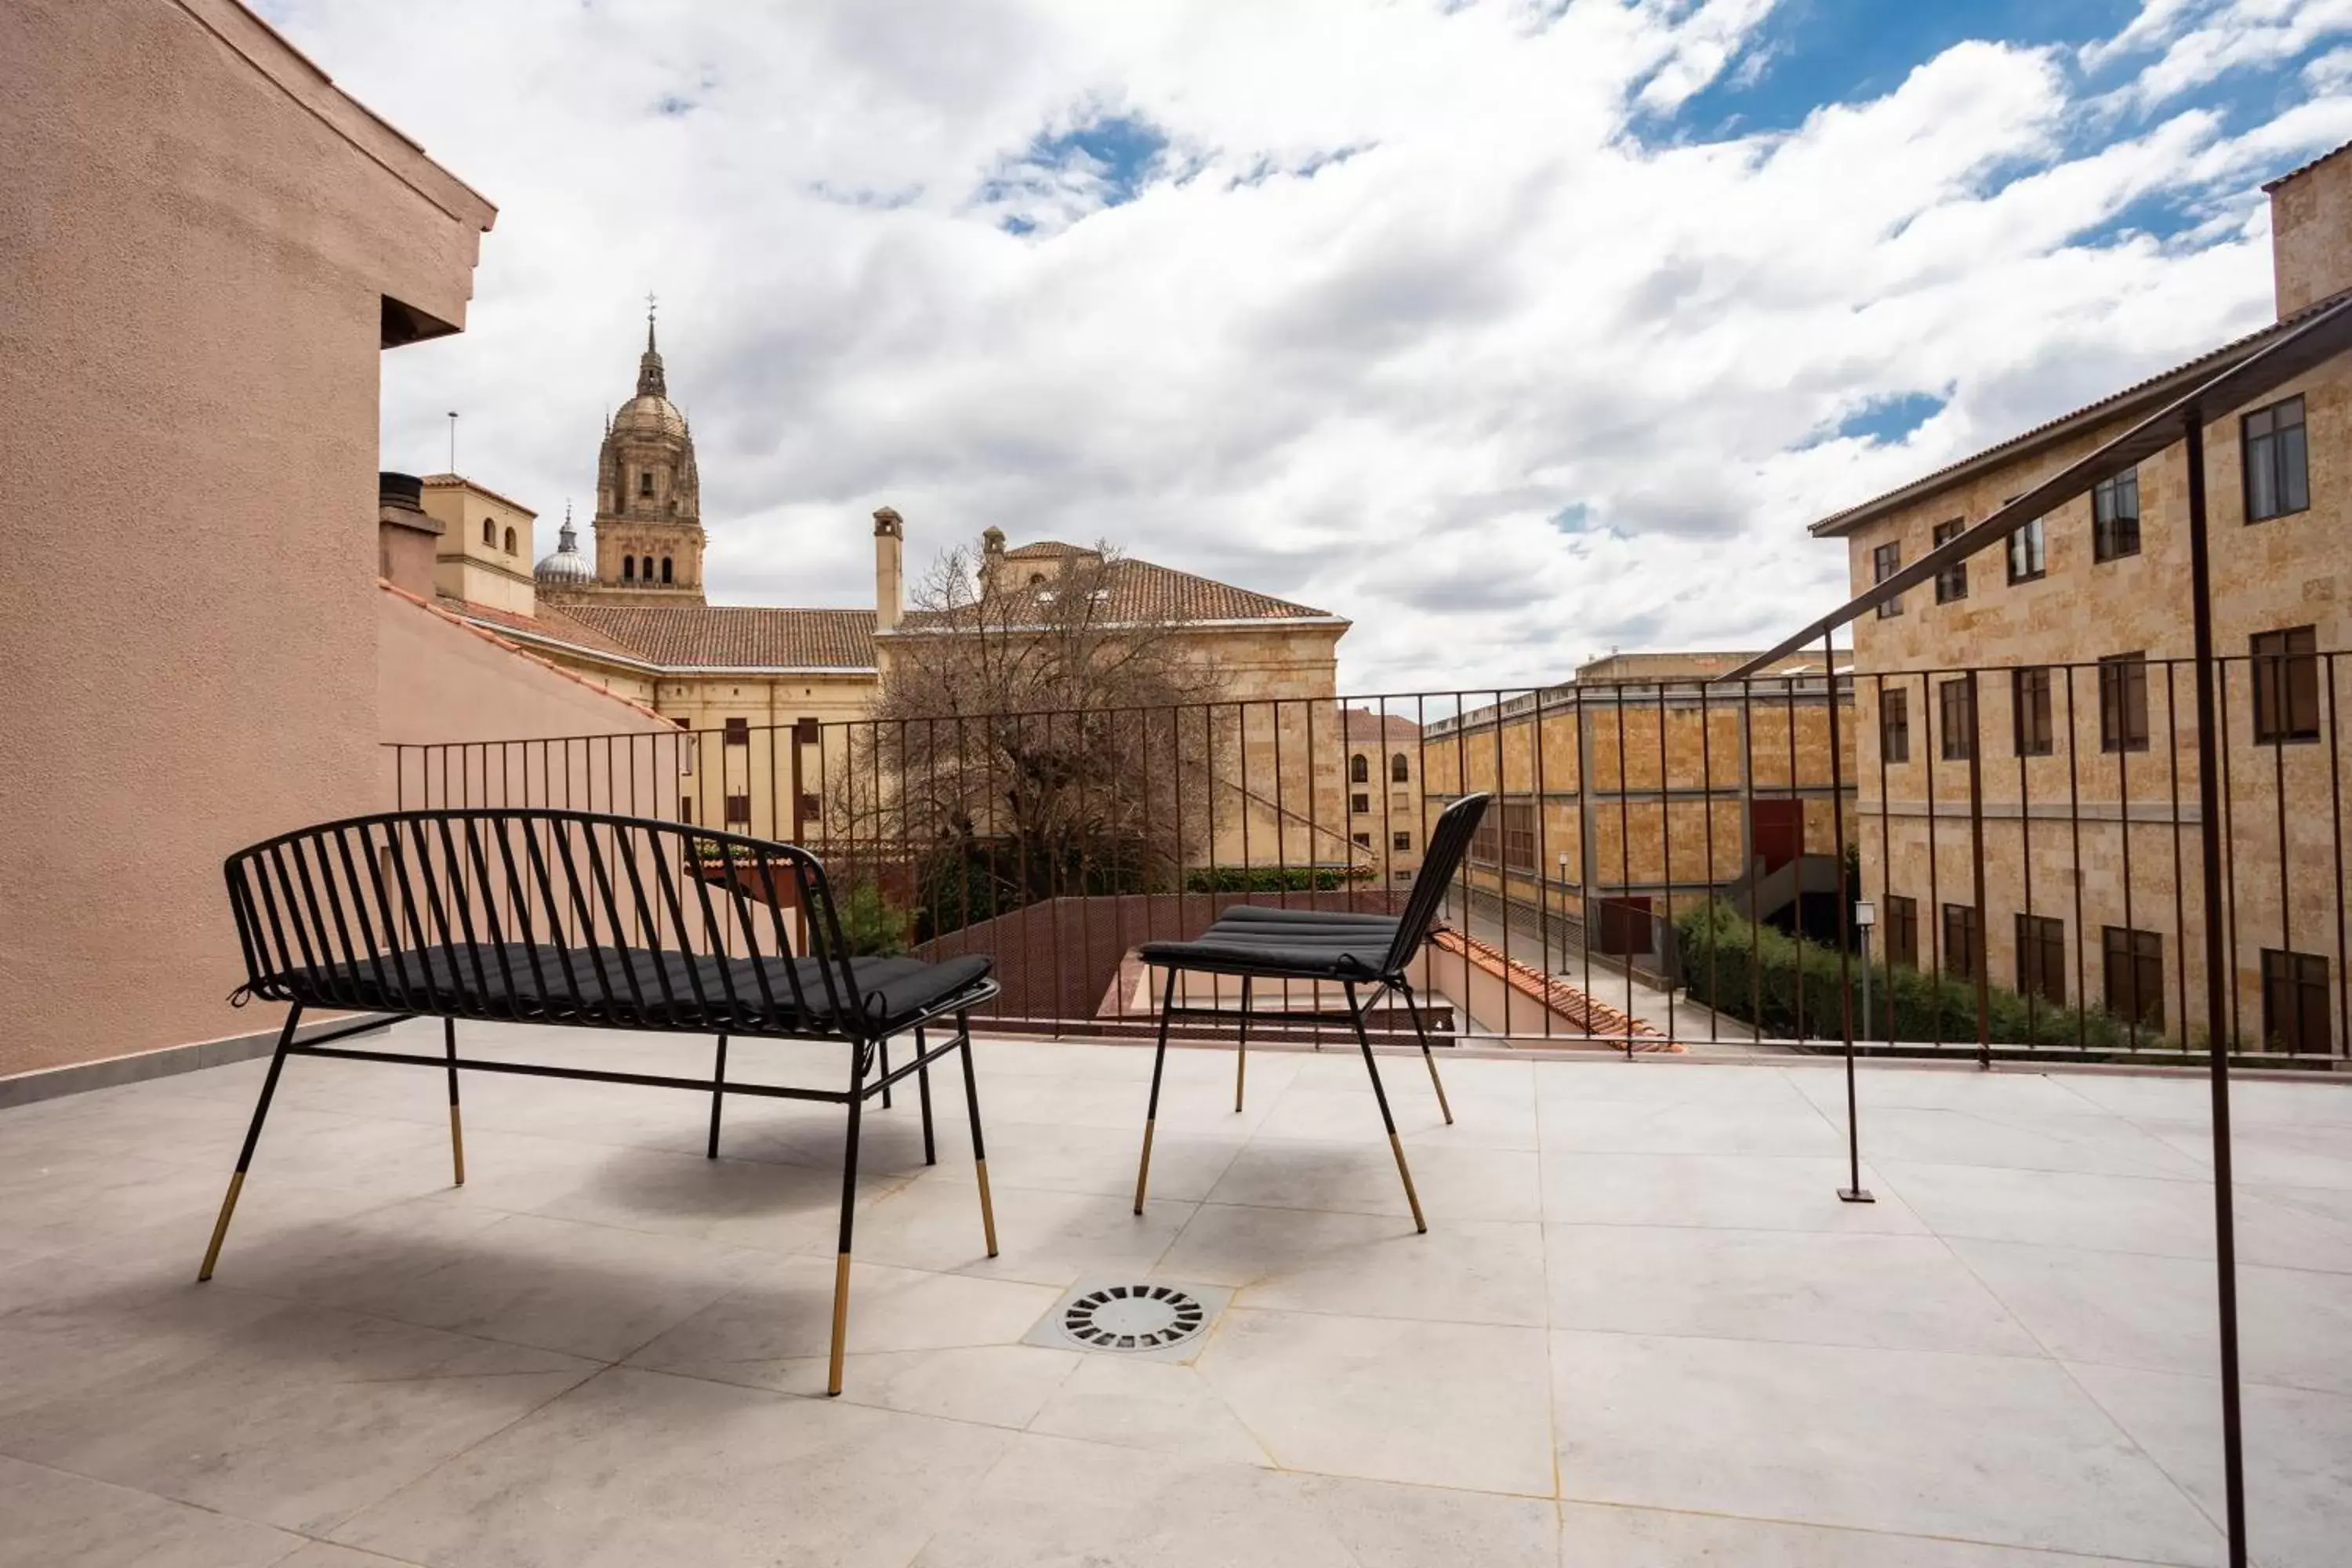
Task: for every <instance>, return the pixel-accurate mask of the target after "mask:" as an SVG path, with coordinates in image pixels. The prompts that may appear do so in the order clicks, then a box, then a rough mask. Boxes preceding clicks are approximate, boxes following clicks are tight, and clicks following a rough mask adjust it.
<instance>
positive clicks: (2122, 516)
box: [2091, 468, 2139, 561]
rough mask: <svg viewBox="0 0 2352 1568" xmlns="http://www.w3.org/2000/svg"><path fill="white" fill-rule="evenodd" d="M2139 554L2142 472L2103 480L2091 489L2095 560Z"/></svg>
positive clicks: (2092, 543) (2129, 469)
mask: <svg viewBox="0 0 2352 1568" xmlns="http://www.w3.org/2000/svg"><path fill="white" fill-rule="evenodd" d="M2138 553H2139V470H2138V469H2137V468H2128V469H2126V470H2125V471H2124V472H2122V473H2120V474H2117V475H2116V477H2115V478H2114V479H2101V480H2100V481H2099V482H2098V484H2097V485H2096V486H2095V487H2094V488H2093V489H2092V490H2091V559H2093V560H2094V561H2115V560H2119V559H2121V558H2122V557H2124V556H2126V555H2137V554H2138Z"/></svg>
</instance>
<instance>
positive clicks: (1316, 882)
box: [1184, 866, 1370, 893]
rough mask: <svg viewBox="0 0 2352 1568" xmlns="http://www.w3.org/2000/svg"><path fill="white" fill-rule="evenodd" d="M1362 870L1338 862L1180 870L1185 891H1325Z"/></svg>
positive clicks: (1357, 879)
mask: <svg viewBox="0 0 2352 1568" xmlns="http://www.w3.org/2000/svg"><path fill="white" fill-rule="evenodd" d="M1368 876H1370V872H1366V871H1351V870H1349V869H1347V868H1343V867H1339V866H1217V867H1213V868H1209V867H1204V868H1201V869H1198V870H1193V871H1187V872H1186V873H1185V874H1184V890H1185V891H1186V892H1188V893H1328V892H1330V891H1332V890H1333V889H1338V888H1344V887H1346V886H1347V885H1348V884H1349V882H1360V881H1362V880H1363V879H1365V878H1366V877H1368Z"/></svg>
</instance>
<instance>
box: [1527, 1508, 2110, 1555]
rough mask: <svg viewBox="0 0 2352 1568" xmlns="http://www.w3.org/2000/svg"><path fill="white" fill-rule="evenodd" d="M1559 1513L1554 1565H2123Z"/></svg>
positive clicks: (1813, 1532) (1637, 1516)
mask: <svg viewBox="0 0 2352 1568" xmlns="http://www.w3.org/2000/svg"><path fill="white" fill-rule="evenodd" d="M1561 1514H1562V1521H1561V1541H1560V1557H1559V1560H1560V1568H1717V1565H1720V1568H2129V1565H2127V1564H2126V1563H2125V1562H2124V1561H2123V1560H2121V1559H2119V1558H2106V1557H2080V1556H2076V1555H2074V1553H2072V1552H2069V1553H2066V1554H2064V1555H2063V1556H2061V1555H2055V1554H2053V1553H2051V1552H2032V1551H2027V1550H2025V1549H2023V1548H2020V1547H2011V1546H1986V1545H1983V1544H1980V1543H1979V1542H1970V1541H1937V1540H1932V1539H1930V1538H1928V1537H1926V1536H1919V1535H1888V1534H1886V1533H1885V1532H1884V1531H1874V1530H1831V1529H1825V1528H1823V1527H1822V1526H1820V1525H1814V1524H1784V1523H1781V1522H1780V1521H1773V1520H1761V1519H1727V1518H1725V1517H1723V1516H1721V1515H1718V1514H1705V1513H1666V1512H1663V1511H1661V1510H1656V1509H1646V1508H1608V1507H1602V1506H1600V1505H1598V1504H1593V1503H1570V1504H1568V1505H1567V1507H1566V1508H1564V1509H1563V1510H1561Z"/></svg>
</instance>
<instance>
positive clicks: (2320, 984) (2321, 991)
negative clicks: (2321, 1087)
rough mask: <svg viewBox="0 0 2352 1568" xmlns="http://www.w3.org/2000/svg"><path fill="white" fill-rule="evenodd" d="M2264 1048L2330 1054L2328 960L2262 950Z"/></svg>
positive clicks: (2304, 954)
mask: <svg viewBox="0 0 2352 1568" xmlns="http://www.w3.org/2000/svg"><path fill="white" fill-rule="evenodd" d="M2263 1049H2264V1050H2266V1051H2301V1052H2306V1053H2308V1054H2310V1055H2313V1056H2327V1055H2329V1054H2331V1050H2330V1043H2329V1040H2328V1029H2327V960H2326V959H2324V958H2322V957H2320V956H2319V955H2318V954H2316V953H2311V952H2280V951H2279V950H2277V949H2276V948H2267V947H2266V948H2264V949H2263Z"/></svg>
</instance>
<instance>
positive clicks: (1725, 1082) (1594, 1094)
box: [1535, 995, 1806, 1114]
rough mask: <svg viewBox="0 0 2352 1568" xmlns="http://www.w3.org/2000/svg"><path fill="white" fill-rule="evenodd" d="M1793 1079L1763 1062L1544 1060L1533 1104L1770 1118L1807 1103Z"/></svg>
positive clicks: (1546, 1108)
mask: <svg viewBox="0 0 2352 1568" xmlns="http://www.w3.org/2000/svg"><path fill="white" fill-rule="evenodd" d="M1607 999H1608V998H1607V997H1606V996H1605V995H1604V996H1603V997H1602V1000H1603V1001H1606V1000H1607ZM1791 1078H1792V1074H1791V1073H1790V1071H1786V1070H1783V1069H1782V1068H1780V1067H1779V1066H1777V1065H1774V1064H1771V1063H1769V1062H1764V1061H1748V1062H1738V1063H1724V1064H1715V1063H1706V1064H1702V1063H1699V1062H1696V1061H1694V1060H1691V1059H1688V1058H1660V1057H1649V1058H1643V1057H1633V1058H1622V1057H1612V1058H1611V1059H1609V1060H1607V1061H1600V1062H1578V1061H1547V1062H1542V1063H1539V1064H1538V1069H1537V1072H1536V1078H1535V1086H1536V1103H1537V1105H1538V1107H1539V1108H1540V1109H1541V1110H1544V1111H1547V1112H1549V1111H1551V1110H1559V1109H1563V1108H1567V1107H1572V1106H1579V1105H1591V1104H1612V1105H1624V1104H1635V1105H1701V1104H1706V1105H1729V1106H1745V1107H1748V1108H1750V1109H1754V1110H1759V1111H1762V1112H1764V1113H1766V1114H1770V1113H1772V1112H1774V1111H1780V1110H1790V1109H1792V1108H1796V1109H1801V1107H1802V1106H1803V1105H1804V1104H1805V1103H1806V1102H1805V1101H1804V1100H1803V1099H1802V1097H1801V1096H1800V1095H1799V1094H1798V1092H1797V1090H1796V1089H1795V1088H1794V1087H1793V1086H1792V1084H1791V1081H1790V1080H1791Z"/></svg>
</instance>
